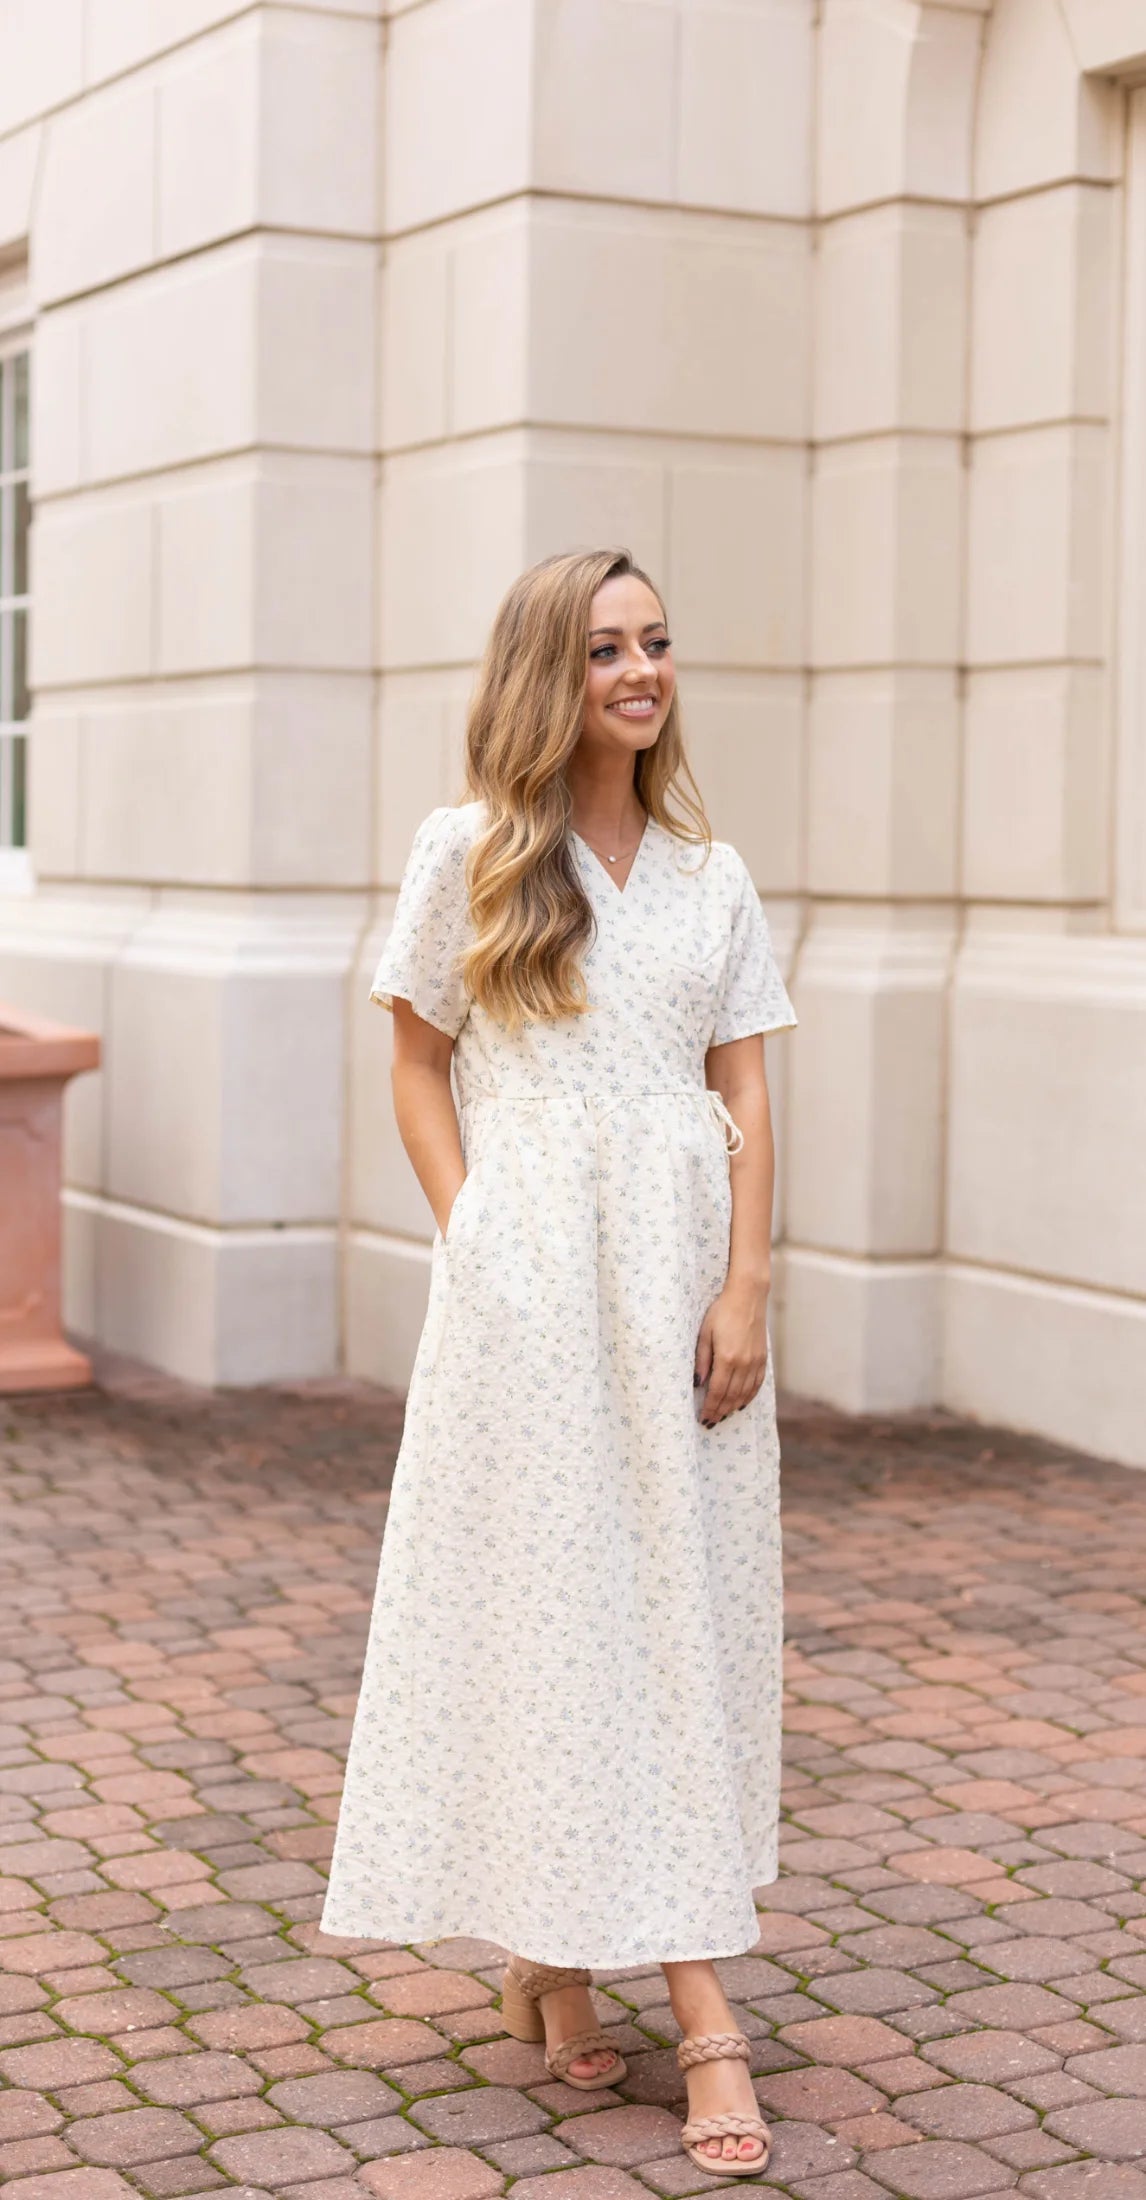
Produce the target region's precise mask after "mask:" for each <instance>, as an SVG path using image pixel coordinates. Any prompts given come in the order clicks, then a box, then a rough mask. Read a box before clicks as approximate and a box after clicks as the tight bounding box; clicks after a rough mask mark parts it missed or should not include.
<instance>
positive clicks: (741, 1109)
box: [695, 1033, 776, 1428]
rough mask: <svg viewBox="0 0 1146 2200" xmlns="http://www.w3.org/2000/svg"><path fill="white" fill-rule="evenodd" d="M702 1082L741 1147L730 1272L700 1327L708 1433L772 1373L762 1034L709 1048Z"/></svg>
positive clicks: (733, 1161)
mask: <svg viewBox="0 0 1146 2200" xmlns="http://www.w3.org/2000/svg"><path fill="white" fill-rule="evenodd" d="M705 1079H706V1082H707V1084H708V1086H709V1087H710V1089H712V1090H714V1091H716V1092H718V1093H719V1094H720V1097H721V1099H722V1100H723V1101H724V1104H725V1106H726V1108H727V1109H728V1112H729V1114H730V1115H731V1117H732V1119H733V1122H734V1123H736V1124H737V1125H738V1127H739V1129H740V1130H741V1132H742V1133H743V1136H744V1144H743V1146H742V1147H741V1148H740V1151H739V1152H738V1153H734V1154H732V1155H731V1156H730V1157H729V1175H730V1179H731V1184H732V1231H731V1238H730V1244H729V1256H728V1273H727V1276H726V1278H725V1282H724V1288H723V1290H722V1291H721V1293H720V1296H719V1297H718V1298H716V1299H714V1300H713V1302H712V1305H711V1306H710V1307H709V1309H708V1312H707V1313H706V1314H705V1317H704V1320H703V1321H702V1323H701V1325H700V1335H699V1336H698V1338H697V1344H696V1367H695V1374H696V1380H697V1382H698V1383H703V1384H704V1385H705V1386H706V1387H705V1396H704V1407H703V1411H702V1413H701V1419H702V1421H703V1422H704V1424H705V1427H706V1428H712V1427H714V1426H715V1424H716V1422H717V1421H723V1420H726V1419H727V1417H728V1415H729V1414H730V1413H735V1412H736V1411H737V1410H738V1409H739V1408H740V1407H741V1406H746V1405H747V1404H748V1403H749V1401H750V1399H752V1398H754V1397H755V1396H756V1393H757V1391H758V1390H759V1388H760V1385H761V1384H762V1382H763V1380H764V1376H765V1373H766V1371H767V1366H768V1327H767V1318H768V1293H769V1291H770V1289H771V1284H772V1194H773V1187H774V1184H775V1175H776V1153H775V1146H774V1143H773V1138H772V1111H771V1108H770V1106H769V1103H768V1083H767V1079H766V1077H765V1074H764V1041H763V1038H762V1037H761V1036H760V1034H759V1033H756V1034H754V1035H753V1036H752V1037H751V1038H748V1039H732V1040H729V1041H728V1043H727V1044H726V1045H725V1046H714V1047H710V1048H709V1051H708V1054H707V1056H706V1058H705Z"/></svg>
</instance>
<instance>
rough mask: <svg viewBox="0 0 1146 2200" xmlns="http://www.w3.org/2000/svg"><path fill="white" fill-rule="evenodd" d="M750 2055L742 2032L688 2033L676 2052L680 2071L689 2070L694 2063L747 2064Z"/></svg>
mask: <svg viewBox="0 0 1146 2200" xmlns="http://www.w3.org/2000/svg"><path fill="white" fill-rule="evenodd" d="M751 2055H752V2049H751V2048H750V2046H749V2044H748V2041H747V2040H746V2038H745V2036H744V2034H743V2032H690V2033H689V2034H688V2037H687V2038H686V2039H683V2040H682V2041H681V2043H680V2046H679V2047H678V2048H677V2051H676V2059H677V2062H678V2064H679V2065H680V2068H681V2069H682V2070H691V2069H692V2067H693V2064H694V2063H706V2062H724V2061H726V2060H727V2061H728V2062H748V2061H749V2060H750V2059H751Z"/></svg>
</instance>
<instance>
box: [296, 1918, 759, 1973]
mask: <svg viewBox="0 0 1146 2200" xmlns="http://www.w3.org/2000/svg"><path fill="white" fill-rule="evenodd" d="M318 1929H319V1931H320V1932H321V1933H323V1934H324V1935H325V1937H326V1938H327V1939H328V1940H378V1941H382V1942H384V1943H385V1944H386V1945H387V1946H389V1947H391V1948H413V1947H429V1946H435V1945H436V1944H437V1943H438V1942H439V1941H442V1940H488V1941H489V1942H490V1943H491V1944H492V1945H493V1946H494V1947H495V1948H505V1950H506V1954H507V1955H521V1956H523V1957H526V1958H527V1960H528V1961H529V1962H530V1963H552V1964H558V1965H561V1966H565V1965H568V1966H569V1967H570V1968H571V1969H577V1970H586V1971H623V1970H629V1969H631V1968H632V1966H633V1965H635V1964H643V1963H648V1964H662V1963H718V1962H720V1961H722V1960H723V1959H724V1958H725V1957H731V1956H746V1955H750V1954H751V1952H752V1950H753V1948H754V1947H755V1946H756V1943H757V1941H758V1940H759V1938H760V1934H759V1929H757V1931H756V1932H755V1933H754V1935H753V1937H752V1939H751V1940H749V1941H748V1942H747V1943H746V1942H744V1941H743V1940H737V1942H736V1945H735V1946H734V1947H726V1946H724V1945H721V1946H720V1947H712V1946H711V1945H709V1946H707V1947H703V1948H698V1947H691V1946H688V1945H685V1946H684V1947H682V1948H670V1949H668V1950H667V1951H666V1950H664V1949H658V1950H657V1951H655V1952H654V1951H653V1950H651V1949H648V1948H636V1949H633V1948H630V1949H626V1950H622V1951H621V1953H620V1954H618V1953H616V1952H615V1951H614V1953H613V1954H611V1955H586V1954H585V1953H584V1951H583V1950H582V1949H573V1948H570V1947H566V1946H562V1945H561V1944H560V1943H555V1942H550V1943H549V1944H548V1945H547V1946H546V1947H545V1948H529V1949H528V1950H525V1949H520V1948H511V1947H509V1946H508V1945H507V1943H506V1942H505V1941H504V1940H503V1939H502V1938H501V1937H500V1935H499V1934H498V1933H496V1932H494V1931H493V1929H492V1928H491V1927H489V1926H485V1925H477V1926H475V1925H453V1926H447V1927H446V1928H445V1929H444V1930H443V1929H442V1927H441V1926H438V1927H436V1928H435V1929H434V1930H432V1931H428V1932H418V1931H415V1932H412V1933H409V1934H408V1935H407V1937H406V1939H404V1940H396V1939H395V1938H394V1936H393V1934H392V1933H383V1932H381V1931H380V1930H379V1929H378V1927H377V1926H368V1925H328V1924H327V1922H326V1918H325V1915H324V1916H323V1917H321V1918H320V1919H319V1927H318Z"/></svg>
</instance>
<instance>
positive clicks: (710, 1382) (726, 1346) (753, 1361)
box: [695, 1279, 768, 1428]
mask: <svg viewBox="0 0 1146 2200" xmlns="http://www.w3.org/2000/svg"><path fill="white" fill-rule="evenodd" d="M767 1368H768V1292H767V1290H766V1288H764V1287H763V1286H761V1285H760V1284H756V1283H747V1282H745V1283H739V1282H734V1281H733V1280H731V1279H730V1280H729V1281H728V1282H727V1283H726V1284H725V1286H724V1289H723V1291H722V1292H721V1294H720V1297H719V1298H717V1299H714V1300H713V1302H712V1305H711V1306H710V1307H709V1309H708V1312H707V1314H706V1315H705V1317H704V1320H703V1321H702V1323H701V1325H700V1335H699V1336H698V1338H697V1340H696V1361H695V1376H696V1381H697V1383H698V1384H700V1383H703V1384H705V1385H706V1388H705V1394H704V1405H703V1408H702V1411H701V1416H700V1418H701V1420H702V1422H703V1423H704V1426H705V1428H714V1427H715V1425H716V1423H717V1422H718V1421H724V1420H727V1418H728V1415H729V1414H730V1413H736V1412H737V1411H738V1410H739V1408H740V1407H741V1406H746V1405H748V1403H749V1402H750V1400H751V1399H753V1398H754V1397H755V1396H756V1393H757V1391H758V1390H759V1388H760V1385H761V1383H762V1382H763V1380H764V1377H765V1374H766V1372H767Z"/></svg>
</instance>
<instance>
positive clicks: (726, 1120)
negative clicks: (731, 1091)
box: [705, 1091, 744, 1153]
mask: <svg viewBox="0 0 1146 2200" xmlns="http://www.w3.org/2000/svg"><path fill="white" fill-rule="evenodd" d="M705 1098H706V1099H707V1101H708V1105H709V1107H710V1108H711V1110H712V1113H713V1116H714V1118H715V1120H716V1123H717V1125H718V1127H719V1128H720V1130H722V1131H723V1133H724V1143H725V1145H726V1146H727V1148H728V1151H729V1153H739V1152H740V1149H741V1147H742V1146H743V1144H744V1133H743V1131H742V1130H741V1128H740V1125H739V1124H738V1123H734V1122H733V1120H732V1117H731V1116H730V1114H729V1112H728V1109H727V1108H726V1107H725V1104H724V1101H723V1100H722V1098H721V1096H720V1094H719V1093H718V1092H711V1091H707V1092H706V1094H705Z"/></svg>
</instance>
